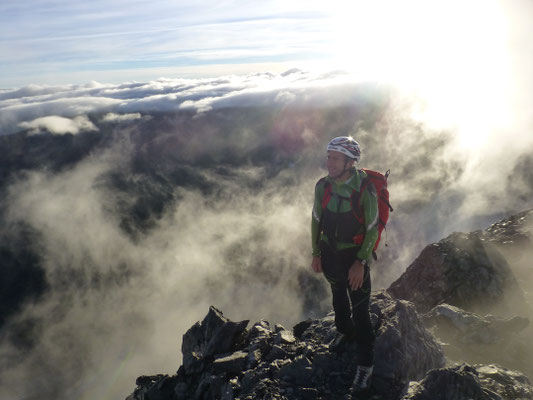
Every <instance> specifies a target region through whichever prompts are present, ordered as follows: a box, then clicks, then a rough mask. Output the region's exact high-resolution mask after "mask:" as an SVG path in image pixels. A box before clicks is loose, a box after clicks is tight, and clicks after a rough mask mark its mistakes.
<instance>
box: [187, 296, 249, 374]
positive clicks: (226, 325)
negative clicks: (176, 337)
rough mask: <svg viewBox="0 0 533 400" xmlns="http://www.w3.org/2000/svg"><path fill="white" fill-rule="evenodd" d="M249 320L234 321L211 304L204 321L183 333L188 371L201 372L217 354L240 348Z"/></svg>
mask: <svg viewBox="0 0 533 400" xmlns="http://www.w3.org/2000/svg"><path fill="white" fill-rule="evenodd" d="M248 322H249V321H241V322H233V321H229V320H228V319H227V318H225V317H224V315H222V312H221V311H220V310H218V309H216V308H215V307H213V306H211V307H210V308H209V312H208V313H207V315H206V316H205V318H204V319H203V321H202V322H201V323H200V322H197V323H196V324H194V325H193V326H192V327H191V328H190V329H189V330H188V331H187V332H186V333H185V335H183V341H182V345H181V352H182V353H183V366H184V369H185V372H186V373H189V374H190V373H198V372H201V371H202V370H203V368H204V366H205V363H206V362H210V361H212V360H213V357H214V356H215V355H217V354H224V353H228V352H233V351H235V350H239V349H238V347H239V341H240V336H241V335H243V334H244V333H245V331H246V326H247V325H248Z"/></svg>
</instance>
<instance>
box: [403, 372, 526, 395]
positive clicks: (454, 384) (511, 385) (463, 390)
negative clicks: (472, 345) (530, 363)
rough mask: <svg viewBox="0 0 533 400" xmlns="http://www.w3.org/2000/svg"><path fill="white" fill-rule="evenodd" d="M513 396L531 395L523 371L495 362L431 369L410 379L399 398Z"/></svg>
mask: <svg viewBox="0 0 533 400" xmlns="http://www.w3.org/2000/svg"><path fill="white" fill-rule="evenodd" d="M471 399H473V400H517V399H523V400H525V399H533V388H532V387H531V386H530V383H529V380H528V379H527V378H526V377H525V375H523V374H521V373H519V372H516V371H511V370H508V369H505V368H502V367H499V366H497V365H475V366H470V365H468V364H462V365H457V366H453V367H448V368H440V369H434V370H431V371H429V372H428V373H427V375H426V376H425V377H424V379H422V380H420V381H418V382H410V383H409V386H408V389H407V391H406V393H405V395H404V396H402V399H401V400H471Z"/></svg>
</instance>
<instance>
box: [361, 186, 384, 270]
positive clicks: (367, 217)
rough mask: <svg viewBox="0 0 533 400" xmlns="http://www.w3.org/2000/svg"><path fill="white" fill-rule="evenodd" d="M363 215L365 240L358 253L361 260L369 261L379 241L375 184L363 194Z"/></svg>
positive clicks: (368, 187)
mask: <svg viewBox="0 0 533 400" xmlns="http://www.w3.org/2000/svg"><path fill="white" fill-rule="evenodd" d="M362 205H363V215H364V224H365V238H364V240H363V243H362V244H361V249H360V250H359V252H358V253H357V258H358V259H360V260H368V259H370V256H371V255H372V250H373V249H374V245H375V244H376V241H377V240H378V219H379V211H378V196H377V194H376V188H375V187H374V185H373V184H371V183H370V184H369V185H368V186H367V188H366V190H365V191H364V192H363V197H362Z"/></svg>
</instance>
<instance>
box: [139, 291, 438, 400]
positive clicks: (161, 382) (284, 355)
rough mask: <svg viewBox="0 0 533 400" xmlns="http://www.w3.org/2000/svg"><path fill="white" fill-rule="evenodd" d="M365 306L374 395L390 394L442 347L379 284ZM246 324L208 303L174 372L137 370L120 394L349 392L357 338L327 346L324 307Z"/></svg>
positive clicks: (419, 373) (331, 334)
mask: <svg viewBox="0 0 533 400" xmlns="http://www.w3.org/2000/svg"><path fill="white" fill-rule="evenodd" d="M370 307H371V313H372V314H371V315H372V320H373V324H374V328H375V330H376V333H377V340H376V364H375V370H374V371H375V372H374V384H373V386H374V391H375V393H374V395H375V396H377V398H382V399H397V398H399V397H400V395H401V391H402V388H403V387H404V386H405V384H406V383H407V382H409V381H411V380H418V379H422V378H423V377H424V375H425V373H426V371H428V370H430V369H434V368H440V367H443V366H444V362H445V360H444V355H443V353H442V351H441V349H440V347H439V345H438V344H437V343H436V342H435V340H434V339H433V337H432V336H431V334H430V333H429V332H428V331H427V330H426V328H425V327H424V326H423V324H422V322H421V321H420V319H419V318H418V316H417V314H416V311H415V309H414V307H413V305H412V304H410V303H409V302H406V301H403V300H396V299H393V298H392V297H390V295H388V294H387V293H385V292H384V291H381V292H376V293H374V294H373V295H372V299H371V306H370ZM248 324H249V322H248V321H241V322H233V321H230V320H228V319H226V318H225V317H224V316H223V314H222V312H221V311H219V310H217V309H216V308H215V307H211V308H210V309H209V312H208V313H207V315H206V317H205V318H204V319H203V321H202V322H198V323H196V324H195V325H193V326H192V327H191V328H190V329H189V330H188V331H187V332H186V333H185V335H184V336H183V345H182V353H183V365H182V366H181V367H180V368H179V370H178V372H177V374H176V375H174V376H166V375H157V376H149V377H147V376H143V377H140V378H138V379H137V388H136V389H135V391H134V392H133V393H132V394H131V395H130V396H129V397H128V400H141V399H142V400H148V399H150V400H163V399H166V400H171V399H172V400H182V399H183V400H185V399H213V400H214V399H226V400H229V399H236V398H238V399H243V400H244V399H247V400H252V399H346V398H350V396H351V395H350V387H351V384H352V381H353V378H354V376H355V369H356V366H357V346H356V344H355V343H347V344H345V345H344V347H343V348H341V349H336V350H335V351H333V350H332V349H330V344H331V342H332V341H333V340H334V339H335V337H336V335H337V331H336V329H335V326H334V325H335V324H334V316H333V314H332V313H330V314H328V315H327V316H325V317H324V318H321V319H315V320H306V321H302V322H300V323H299V324H297V325H296V326H294V328H293V329H292V330H287V329H285V328H284V327H283V326H281V325H279V324H278V325H272V324H271V323H270V322H268V321H258V322H256V323H254V324H252V326H251V327H250V328H249V329H247V325H248ZM347 396H348V397H347Z"/></svg>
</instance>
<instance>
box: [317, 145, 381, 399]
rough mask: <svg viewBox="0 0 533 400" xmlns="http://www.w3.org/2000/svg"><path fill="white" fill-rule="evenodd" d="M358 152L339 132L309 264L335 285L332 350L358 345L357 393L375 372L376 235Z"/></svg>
mask: <svg viewBox="0 0 533 400" xmlns="http://www.w3.org/2000/svg"><path fill="white" fill-rule="evenodd" d="M360 156H361V150H360V146H359V144H358V143H357V142H356V141H355V140H354V139H353V138H352V137H349V136H340V137H336V138H334V139H333V140H331V141H330V142H329V144H328V145H327V164H326V165H327V170H328V176H326V177H324V178H322V179H320V180H319V181H318V182H317V184H316V186H315V199H314V204H313V213H312V223H311V236H312V249H313V252H312V255H313V259H312V263H311V268H312V269H313V270H314V271H315V272H317V273H320V272H323V274H324V276H325V278H326V279H327V281H328V282H329V284H330V286H331V293H332V297H333V310H334V312H335V326H336V328H337V332H339V335H338V336H337V337H336V339H335V340H334V341H333V343H332V344H331V345H330V348H331V349H333V350H336V351H338V349H340V348H342V347H343V346H344V345H346V344H348V343H350V342H355V343H356V348H357V353H356V354H357V370H356V375H355V379H354V383H353V386H352V389H353V391H356V392H358V391H366V390H367V389H369V388H370V380H371V376H372V371H373V364H374V341H375V333H374V328H373V326H372V321H371V319H370V311H369V301H370V291H371V282H370V272H369V267H370V266H369V262H370V259H371V255H372V250H373V248H374V244H375V243H376V240H377V238H378V229H377V222H378V203H377V195H376V190H375V188H374V186H373V185H372V184H369V185H368V186H366V188H365V190H363V192H362V193H359V189H360V187H361V182H362V180H363V179H364V178H365V177H366V173H365V172H364V171H362V170H358V169H356V167H355V165H354V164H355V163H358V162H359V159H360ZM354 195H357V196H356V197H357V200H356V201H359V202H360V203H359V204H361V211H362V212H361V214H362V215H361V216H359V217H358V216H357V215H356V214H355V213H354V212H353V206H352V203H353V201H354V197H353V196H354ZM361 217H362V218H361ZM350 303H351V304H350Z"/></svg>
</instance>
